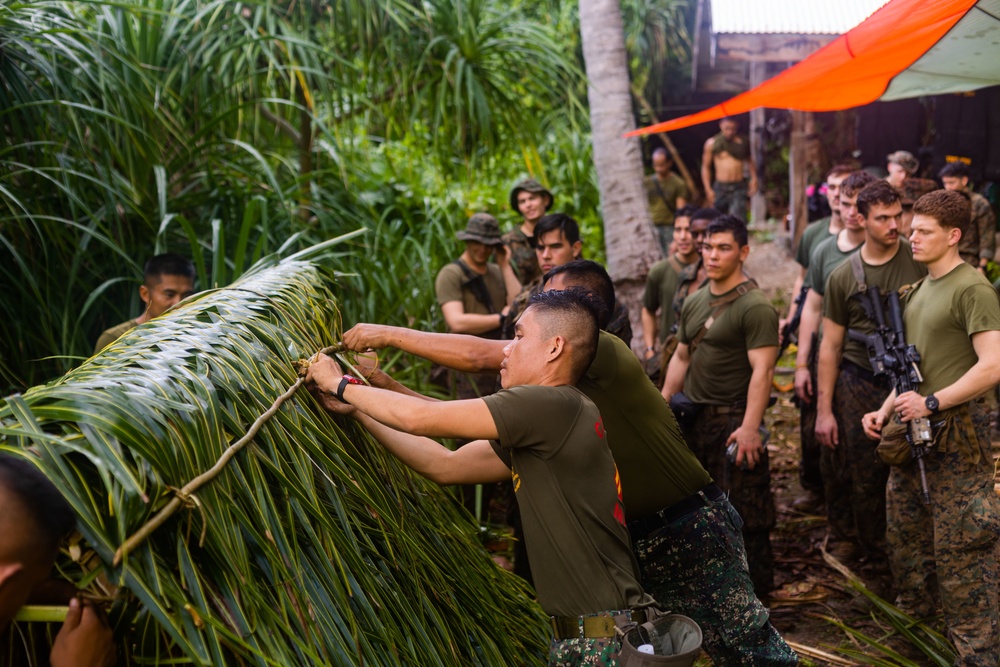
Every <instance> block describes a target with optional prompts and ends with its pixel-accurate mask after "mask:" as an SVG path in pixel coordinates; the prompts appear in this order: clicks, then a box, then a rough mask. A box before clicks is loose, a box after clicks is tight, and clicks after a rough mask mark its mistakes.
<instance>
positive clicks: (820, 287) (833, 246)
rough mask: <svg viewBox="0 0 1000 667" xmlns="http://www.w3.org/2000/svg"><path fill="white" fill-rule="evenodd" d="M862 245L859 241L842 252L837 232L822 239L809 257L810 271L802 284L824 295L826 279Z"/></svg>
mask: <svg viewBox="0 0 1000 667" xmlns="http://www.w3.org/2000/svg"><path fill="white" fill-rule="evenodd" d="M860 247H861V244H860V243H859V244H858V245H856V246H854V247H853V248H851V249H850V250H848V251H847V252H841V250H840V248H839V247H838V246H837V235H836V234H834V235H833V236H830V237H829V238H827V239H826V240H825V241H821V242H820V243H819V244H818V245H817V246H816V249H815V250H813V252H812V255H810V257H809V271H807V272H806V279H805V282H804V283H802V284H803V285H806V286H808V287H809V289H811V290H813V291H814V292H817V293H818V294H819V295H820V296H823V292H824V291H825V290H826V281H827V279H829V277H830V274H831V273H833V270H834V269H835V268H837V267H838V266H840V263H841V262H843V261H844V260H845V259H847V258H848V257H849V256H850V255H851V253H852V252H855V251H856V250H857V249H858V248H860Z"/></svg>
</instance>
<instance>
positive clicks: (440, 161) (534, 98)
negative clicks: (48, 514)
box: [0, 0, 686, 394]
mask: <svg viewBox="0 0 1000 667" xmlns="http://www.w3.org/2000/svg"><path fill="white" fill-rule="evenodd" d="M668 5H669V6H677V7H683V6H685V5H686V3H685V2H684V1H683V0H677V2H673V3H668ZM623 7H624V14H625V15H626V17H627V18H628V20H629V21H630V25H631V26H632V27H630V29H629V30H630V34H632V35H635V36H636V39H634V40H633V42H635V44H636V46H635V53H637V54H640V55H641V54H645V53H649V52H648V51H647V50H644V49H648V46H649V45H650V44H652V45H655V44H661V45H662V44H672V43H675V42H676V41H677V40H676V35H677V34H680V35H685V34H686V33H685V32H684V26H683V24H682V21H681V19H680V18H677V20H676V22H675V23H674V24H673V25H670V24H669V22H667V23H666V24H665V23H664V12H663V10H662V8H661V9H657V8H656V7H655V6H652V5H651V4H650V3H645V2H641V1H640V0H627V1H626V2H624V3H623ZM670 15H671V16H675V17H679V16H680V12H675V13H674V14H670ZM647 24H648V25H647ZM671 30H672V31H673V33H670V31H671ZM657 31H659V32H657ZM665 32H666V33H669V34H673V35H675V36H674V37H669V38H668V37H663V38H661V39H659V41H658V40H657V37H656V35H658V34H665ZM671 40H673V41H671ZM681 43H684V42H683V40H681ZM655 53H661V54H662V53H664V51H663V50H662V49H661V50H660V51H656V52H655ZM667 55H668V56H669V58H673V59H679V60H683V58H684V54H683V53H680V54H677V53H673V52H668V53H667ZM678 56H680V57H679V58H678ZM661 59H662V57H661ZM633 60H634V62H637V63H638V62H643V59H642V58H634V59H633ZM654 61H655V62H659V61H658V60H655V59H651V60H649V62H650V63H651V65H652V64H653V63H654ZM582 70H583V67H582V60H581V56H580V46H579V31H578V25H577V19H576V3H575V2H569V1H563V0H548V1H547V2H541V3H536V2H527V1H522V2H499V1H497V0H428V1H426V2H416V1H411V0H338V1H336V2H334V1H332V0H280V1H279V0H273V1H267V0H259V1H256V2H255V1H251V2H231V1H227V0H120V1H117V2H103V1H101V0H77V1H74V2H63V1H57V0H30V1H18V0H0V127H2V128H3V138H2V140H0V284H3V285H4V286H5V289H4V290H2V291H0V391H3V393H4V394H6V393H9V392H11V391H14V390H23V389H25V388H26V387H29V386H32V385H35V384H38V383H40V382H45V381H48V380H50V379H52V378H54V377H57V376H59V375H61V374H62V373H64V372H66V371H67V370H69V369H70V368H72V367H74V366H75V365H77V364H79V363H80V361H81V360H82V359H84V358H86V357H87V356H89V354H90V353H91V351H92V347H93V343H94V341H95V340H96V338H97V336H98V334H99V333H100V332H101V331H102V330H103V329H104V328H107V327H109V326H113V325H114V324H117V323H118V322H121V321H124V320H125V319H128V318H130V317H134V316H136V315H138V314H139V312H140V307H141V302H139V300H138V298H137V285H138V282H139V279H140V278H139V276H140V274H141V266H142V263H143V262H144V261H145V259H146V258H148V257H149V256H151V255H152V254H154V253H157V252H163V251H168V250H169V251H175V252H180V253H182V254H187V255H189V256H192V257H193V258H194V259H195V263H196V265H197V267H198V272H199V281H198V287H199V288H200V289H206V288H210V287H214V286H220V285H225V284H227V283H228V282H230V281H231V280H232V279H233V278H235V277H237V276H239V275H240V274H241V273H242V272H243V270H244V269H245V268H246V267H247V266H249V265H250V264H251V263H253V262H254V261H255V260H257V259H259V258H260V257H262V256H264V255H267V254H270V253H274V252H282V253H288V252H291V251H293V250H295V249H297V248H300V247H305V246H307V245H312V244H313V243H316V242H319V241H322V240H324V239H326V238H330V237H333V236H337V235H339V234H342V233H345V232H347V231H350V230H353V229H356V228H358V227H367V228H368V229H369V230H370V231H371V233H369V234H367V235H366V236H365V237H364V238H363V239H361V240H359V241H357V242H355V243H354V244H353V246H352V247H350V248H349V249H347V250H345V251H343V252H342V253H341V256H340V257H339V258H337V259H336V260H335V261H336V263H337V268H338V269H339V270H342V271H345V272H349V273H354V274H356V276H355V277H354V278H352V279H350V280H348V281H347V282H346V284H345V289H346V292H345V294H343V295H342V302H343V304H344V308H345V312H344V315H345V318H347V322H348V323H350V322H353V321H355V320H370V321H380V322H388V323H394V324H405V325H409V326H416V327H421V328H426V329H435V328H438V327H439V326H440V316H439V313H438V310H437V308H436V307H435V305H434V300H433V294H432V285H433V278H434V276H435V275H436V272H437V270H438V269H439V268H440V266H441V265H443V264H444V263H446V262H447V261H449V260H450V259H451V258H453V257H454V256H456V255H457V254H458V252H460V246H459V244H458V242H457V241H456V240H455V239H454V232H455V231H456V230H457V229H459V228H461V227H462V226H463V225H464V222H465V220H466V218H467V217H468V216H469V215H470V214H471V213H474V212H476V211H479V210H487V211H490V212H492V213H494V214H495V215H497V216H498V217H499V218H500V219H501V223H502V225H504V226H510V225H512V224H513V223H514V220H515V216H514V213H513V212H512V211H510V210H509V207H508V204H507V193H508V191H509V188H510V186H511V185H512V184H513V183H514V182H515V181H516V180H518V179H520V178H523V177H525V176H528V175H531V176H535V177H537V178H539V179H540V180H542V181H543V182H544V183H546V184H549V185H550V186H551V187H552V188H553V189H554V191H555V192H556V206H555V208H556V209H558V210H563V211H566V212H568V213H570V214H571V215H573V216H574V217H576V218H577V219H578V220H579V221H580V222H581V223H582V226H583V230H584V235H585V237H586V238H585V243H586V249H587V250H586V252H587V254H588V255H589V256H591V257H594V258H596V259H601V258H602V254H603V237H602V233H603V232H602V228H601V224H600V217H599V210H598V207H599V197H598V191H597V187H596V182H595V175H594V170H593V169H592V164H591V146H590V141H589V128H588V121H587V116H586V109H585V107H584V100H585V98H586V96H585V79H584V76H583V73H582ZM644 76H645V75H644ZM645 79H649V77H648V76H645ZM412 373H413V379H418V378H419V377H420V375H421V369H420V367H419V365H417V366H416V367H415V368H413V369H412Z"/></svg>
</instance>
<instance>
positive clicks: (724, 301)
mask: <svg viewBox="0 0 1000 667" xmlns="http://www.w3.org/2000/svg"><path fill="white" fill-rule="evenodd" d="M755 289H758V288H757V283H755V282H754V281H753V280H746V281H744V282H742V283H740V284H739V285H737V286H736V287H735V288H734V289H733V290H732V291H731V292H729V293H728V294H726V295H724V296H720V297H719V298H718V299H713V300H712V301H709V303H708V305H710V306H712V307H713V308H714V309H715V310H713V311H712V314H711V315H709V316H708V319H707V320H705V323H704V324H703V325H701V329H699V330H698V333H696V334H695V335H694V338H692V339H691V342H690V343H688V355H693V354H694V351H695V350H696V349H698V345H699V344H700V343H701V341H702V339H703V338H705V336H706V335H707V334H708V330H709V329H710V328H712V325H713V324H715V322H716V320H718V319H719V317H721V316H722V313H724V312H725V311H726V309H727V308H729V306H730V305H732V303H733V302H734V301H736V300H737V299H739V298H740V297H741V296H743V295H744V294H749V293H750V292H752V291H754V290H755Z"/></svg>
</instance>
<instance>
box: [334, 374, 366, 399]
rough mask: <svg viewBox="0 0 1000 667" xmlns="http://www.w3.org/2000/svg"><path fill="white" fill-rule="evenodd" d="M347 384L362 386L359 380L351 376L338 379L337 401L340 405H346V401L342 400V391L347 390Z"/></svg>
mask: <svg viewBox="0 0 1000 667" xmlns="http://www.w3.org/2000/svg"><path fill="white" fill-rule="evenodd" d="M349 384H364V382H362V381H361V380H359V379H358V378H356V377H354V376H353V375H345V376H343V377H342V378H340V384H339V385H338V386H337V394H336V396H337V400H338V401H340V402H341V403H347V399H346V398H344V389H346V388H347V385H349Z"/></svg>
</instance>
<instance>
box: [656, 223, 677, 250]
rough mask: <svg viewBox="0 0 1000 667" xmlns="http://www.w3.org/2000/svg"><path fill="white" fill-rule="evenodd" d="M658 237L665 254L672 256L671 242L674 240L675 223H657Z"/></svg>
mask: <svg viewBox="0 0 1000 667" xmlns="http://www.w3.org/2000/svg"><path fill="white" fill-rule="evenodd" d="M656 234H657V238H659V239H660V247H661V248H662V249H663V256H664V257H669V256H670V244H671V243H673V242H674V223H672V222H671V223H670V224H669V225H656Z"/></svg>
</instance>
